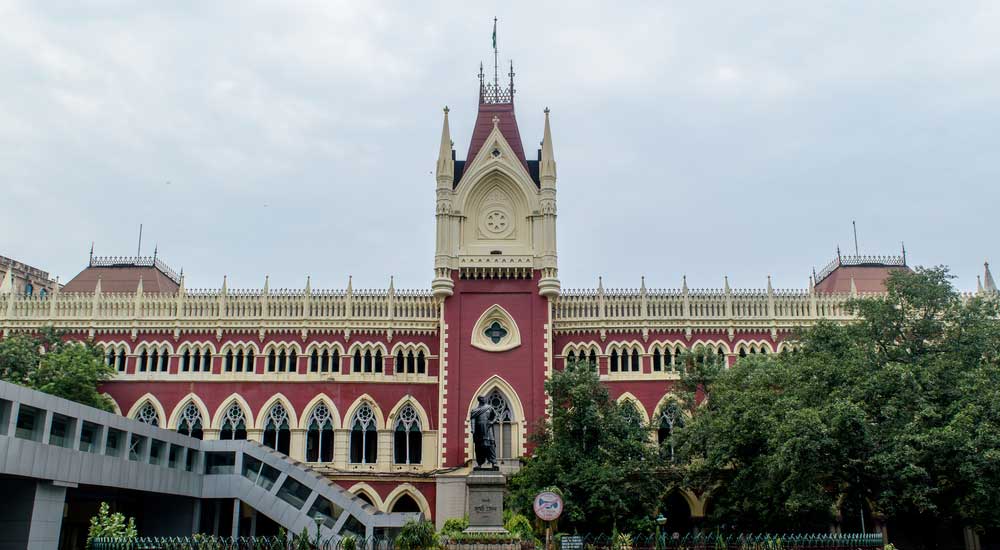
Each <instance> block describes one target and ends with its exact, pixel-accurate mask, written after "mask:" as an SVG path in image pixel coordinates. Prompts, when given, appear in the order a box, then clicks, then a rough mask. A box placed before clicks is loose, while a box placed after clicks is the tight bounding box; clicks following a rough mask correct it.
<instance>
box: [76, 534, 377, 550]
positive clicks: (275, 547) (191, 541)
mask: <svg viewBox="0 0 1000 550" xmlns="http://www.w3.org/2000/svg"><path fill="white" fill-rule="evenodd" d="M90 550H394V545H393V541H392V539H388V538H383V537H373V538H368V539H366V538H355V537H350V536H347V537H340V538H329V539H323V540H320V541H319V544H317V541H316V538H315V537H310V538H309V540H308V541H304V540H301V539H300V538H297V537H292V536H289V537H235V538H232V537H216V536H193V537H139V538H135V539H115V538H95V539H94V540H93V541H91V543H90Z"/></svg>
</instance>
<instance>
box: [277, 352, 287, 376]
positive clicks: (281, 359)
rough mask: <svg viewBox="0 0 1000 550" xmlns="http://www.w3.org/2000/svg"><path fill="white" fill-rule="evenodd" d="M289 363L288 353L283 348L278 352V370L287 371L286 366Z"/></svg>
mask: <svg viewBox="0 0 1000 550" xmlns="http://www.w3.org/2000/svg"><path fill="white" fill-rule="evenodd" d="M287 365H288V354H287V353H285V350H281V352H280V353H278V372H285V367H286V366H287Z"/></svg>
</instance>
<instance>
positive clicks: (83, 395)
mask: <svg viewBox="0 0 1000 550" xmlns="http://www.w3.org/2000/svg"><path fill="white" fill-rule="evenodd" d="M114 374H115V371H114V369H113V368H112V367H110V366H107V365H105V364H104V360H103V357H102V356H101V351H100V350H99V349H98V348H97V347H96V346H95V345H94V344H93V342H65V341H63V338H62V335H61V334H60V333H58V332H57V331H55V330H53V329H51V328H48V329H46V330H44V331H42V332H40V333H38V334H15V335H13V336H10V337H8V338H4V339H2V340H0V379H2V380H6V381H8V382H12V383H15V384H20V385H22V386H27V387H29V388H32V389H36V390H39V391H43V392H45V393H49V394H52V395H55V396H58V397H63V398H65V399H71V400H73V401H76V402H78V403H82V404H84V405H90V406H91V407H96V408H99V409H102V410H106V411H111V410H113V407H112V405H111V402H110V401H109V400H108V399H107V398H106V397H104V396H103V395H101V394H100V393H99V392H98V386H99V385H100V384H101V383H102V382H105V381H107V380H109V379H111V377H112V376H114Z"/></svg>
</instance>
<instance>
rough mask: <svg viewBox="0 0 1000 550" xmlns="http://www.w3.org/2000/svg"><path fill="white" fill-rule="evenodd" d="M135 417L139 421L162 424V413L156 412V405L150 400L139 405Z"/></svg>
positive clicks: (155, 424) (151, 424)
mask: <svg viewBox="0 0 1000 550" xmlns="http://www.w3.org/2000/svg"><path fill="white" fill-rule="evenodd" d="M135 419H136V420H138V421H139V422H145V423H146V424H149V425H150V426H159V425H160V415H159V413H157V412H156V407H154V406H153V404H152V403H150V402H149V401H146V402H145V403H143V404H142V406H141V407H139V410H138V411H137V412H136V413H135Z"/></svg>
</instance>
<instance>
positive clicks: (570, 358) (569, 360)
mask: <svg viewBox="0 0 1000 550" xmlns="http://www.w3.org/2000/svg"><path fill="white" fill-rule="evenodd" d="M575 362H576V352H574V351H573V350H570V352H569V353H567V354H566V366H569V365H571V364H573V363H575Z"/></svg>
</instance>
